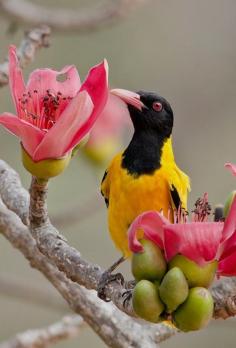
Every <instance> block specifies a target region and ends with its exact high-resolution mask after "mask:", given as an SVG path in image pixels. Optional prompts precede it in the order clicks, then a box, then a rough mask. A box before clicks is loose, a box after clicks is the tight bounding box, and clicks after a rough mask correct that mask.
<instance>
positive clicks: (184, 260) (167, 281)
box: [129, 194, 236, 331]
mask: <svg viewBox="0 0 236 348" xmlns="http://www.w3.org/2000/svg"><path fill="white" fill-rule="evenodd" d="M227 207H228V208H227ZM226 208H227V209H226ZM224 211H225V214H226V215H225V217H224V219H222V221H218V222H213V221H209V216H210V212H211V209H210V205H209V203H208V196H207V194H205V195H204V197H203V198H201V199H198V200H197V202H196V204H195V208H194V210H193V213H192V218H191V221H188V218H187V214H186V212H184V211H183V210H181V209H180V210H179V211H178V212H176V214H175V215H176V216H175V219H174V223H171V222H169V220H168V219H166V218H165V217H164V216H163V214H162V213H159V212H156V211H148V212H145V213H143V214H141V215H139V216H138V217H137V218H136V219H135V220H134V222H133V223H132V225H131V226H130V228H129V248H130V250H131V251H132V252H133V254H132V273H133V275H134V277H135V279H136V280H137V284H136V286H135V289H134V293H133V307H134V310H135V312H136V314H137V315H138V316H140V317H141V318H143V319H145V320H148V321H151V322H159V321H162V320H165V319H166V318H168V319H169V320H170V321H172V323H173V324H174V325H175V326H176V327H177V328H179V329H180V330H182V331H192V330H199V329H201V328H202V327H205V326H206V325H207V324H208V323H209V321H210V319H211V318H212V314H213V308H214V305H213V299H212V297H211V294H210V292H209V290H208V287H209V286H210V285H211V284H212V282H213V281H214V279H215V276H218V277H220V276H234V275H236V262H235V261H236V196H235V195H230V202H229V199H228V200H227V202H226V205H225V209H224Z"/></svg>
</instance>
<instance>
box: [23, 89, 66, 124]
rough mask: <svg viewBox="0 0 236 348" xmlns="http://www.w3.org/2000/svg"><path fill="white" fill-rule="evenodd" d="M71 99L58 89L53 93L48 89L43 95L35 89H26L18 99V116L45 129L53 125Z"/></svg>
mask: <svg viewBox="0 0 236 348" xmlns="http://www.w3.org/2000/svg"><path fill="white" fill-rule="evenodd" d="M71 99H72V97H66V96H63V95H62V93H61V92H60V91H58V92H57V93H56V94H54V93H53V92H52V91H50V90H49V89H48V90H47V91H46V94H45V95H40V94H39V92H38V91H37V90H36V89H35V90H34V91H33V92H31V91H28V92H27V93H24V94H23V95H22V98H19V100H18V102H19V105H18V113H19V117H20V118H21V119H23V120H25V121H27V122H29V123H31V124H33V125H34V126H36V127H38V128H40V129H42V130H45V131H47V130H49V129H50V128H51V127H53V125H54V124H55V123H56V121H57V120H58V118H59V117H60V115H61V113H62V112H63V111H64V109H65V107H66V106H67V105H68V103H69V101H70V100H71Z"/></svg>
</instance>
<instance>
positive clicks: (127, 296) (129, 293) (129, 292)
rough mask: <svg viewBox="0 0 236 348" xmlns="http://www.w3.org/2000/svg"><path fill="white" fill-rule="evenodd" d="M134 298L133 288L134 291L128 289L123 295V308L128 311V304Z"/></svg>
mask: <svg viewBox="0 0 236 348" xmlns="http://www.w3.org/2000/svg"><path fill="white" fill-rule="evenodd" d="M132 296H133V288H132V289H127V290H126V291H125V292H123V294H122V298H123V307H124V308H125V309H126V308H127V307H128V304H129V302H130V300H131V298H132Z"/></svg>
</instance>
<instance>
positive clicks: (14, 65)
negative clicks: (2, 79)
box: [9, 46, 25, 114]
mask: <svg viewBox="0 0 236 348" xmlns="http://www.w3.org/2000/svg"><path fill="white" fill-rule="evenodd" d="M9 85H10V89H11V95H12V98H13V101H14V103H15V108H16V111H17V113H18V114H19V110H18V104H19V98H22V95H23V93H24V92H25V83H24V79H23V75H22V71H21V68H20V65H19V61H18V58H17V54H16V47H15V46H10V47H9Z"/></svg>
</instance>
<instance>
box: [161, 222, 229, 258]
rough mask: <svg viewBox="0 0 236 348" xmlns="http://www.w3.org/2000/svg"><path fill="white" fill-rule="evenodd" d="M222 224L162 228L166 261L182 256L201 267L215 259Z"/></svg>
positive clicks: (210, 223)
mask: <svg viewBox="0 0 236 348" xmlns="http://www.w3.org/2000/svg"><path fill="white" fill-rule="evenodd" d="M222 230H223V223H221V222H193V223H186V224H173V225H168V226H165V227H164V249H165V253H166V258H167V260H168V261H169V260H171V259H172V258H173V257H174V256H175V255H176V254H182V255H184V256H186V257H188V258H189V259H190V260H192V261H194V262H196V263H198V264H199V265H203V264H204V263H206V262H209V261H212V260H214V259H215V258H216V254H217V251H218V248H219V244H220V240H221V237H222Z"/></svg>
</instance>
